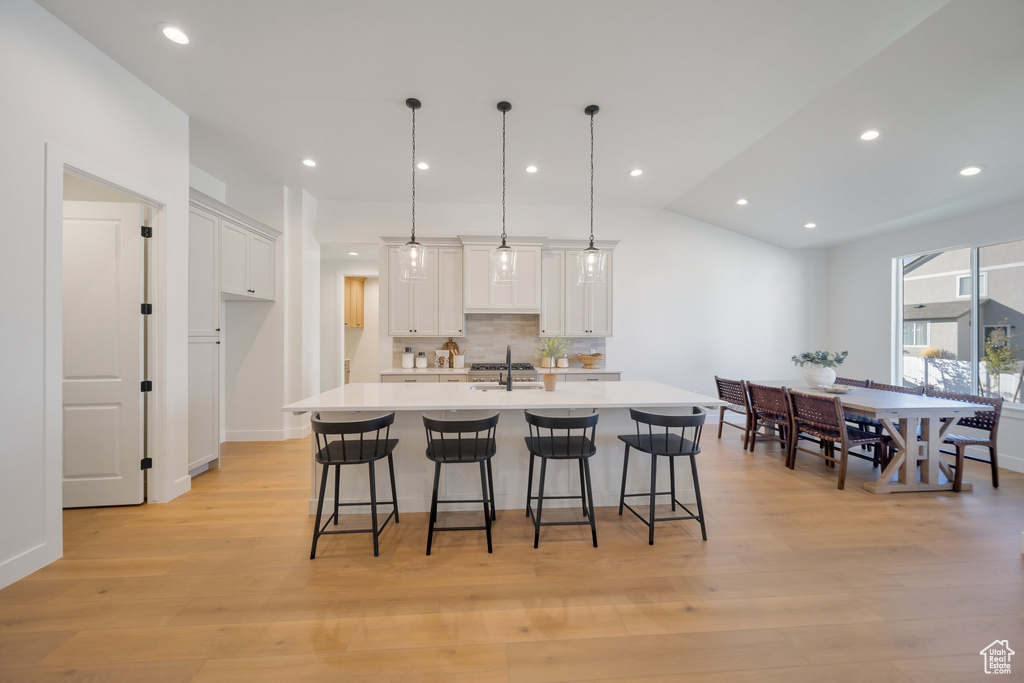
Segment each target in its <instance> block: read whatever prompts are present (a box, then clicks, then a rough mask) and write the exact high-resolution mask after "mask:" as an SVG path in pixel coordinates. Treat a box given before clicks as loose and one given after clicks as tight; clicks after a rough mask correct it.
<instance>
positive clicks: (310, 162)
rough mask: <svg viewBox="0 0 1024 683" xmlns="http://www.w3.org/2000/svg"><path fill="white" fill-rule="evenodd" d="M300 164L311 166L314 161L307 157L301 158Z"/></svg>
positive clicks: (314, 163)
mask: <svg viewBox="0 0 1024 683" xmlns="http://www.w3.org/2000/svg"><path fill="white" fill-rule="evenodd" d="M302 165H303V166H309V167H310V168H313V167H314V166H316V162H315V161H314V160H312V159H310V158H308V157H307V158H305V159H303V160H302Z"/></svg>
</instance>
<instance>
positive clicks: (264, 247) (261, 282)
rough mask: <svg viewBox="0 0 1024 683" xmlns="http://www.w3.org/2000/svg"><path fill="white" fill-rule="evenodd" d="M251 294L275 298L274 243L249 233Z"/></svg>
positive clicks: (269, 299)
mask: <svg viewBox="0 0 1024 683" xmlns="http://www.w3.org/2000/svg"><path fill="white" fill-rule="evenodd" d="M249 290H250V291H249V296H252V297H256V298H257V299H267V300H268V301H273V300H274V243H273V242H272V241H271V240H268V239H267V238H266V237H263V236H262V235H257V234H256V233H249Z"/></svg>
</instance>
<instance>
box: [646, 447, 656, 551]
mask: <svg viewBox="0 0 1024 683" xmlns="http://www.w3.org/2000/svg"><path fill="white" fill-rule="evenodd" d="M657 486H658V456H656V455H653V454H652V455H651V519H650V522H651V528H650V529H649V530H648V531H649V533H648V534H647V543H648V545H654V503H655V498H656V492H657V490H658V488H657Z"/></svg>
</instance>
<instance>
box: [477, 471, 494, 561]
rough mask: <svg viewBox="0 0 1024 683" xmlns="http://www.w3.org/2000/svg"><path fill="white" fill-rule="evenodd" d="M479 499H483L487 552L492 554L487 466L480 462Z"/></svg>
mask: <svg viewBox="0 0 1024 683" xmlns="http://www.w3.org/2000/svg"><path fill="white" fill-rule="evenodd" d="M480 497H481V498H483V499H484V530H485V531H486V532H487V552H488V553H493V552H494V550H493V548H492V547H491V511H490V510H489V509H488V507H487V465H486V464H485V463H484V461H482V460H481V461H480Z"/></svg>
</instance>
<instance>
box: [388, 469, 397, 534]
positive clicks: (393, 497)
mask: <svg viewBox="0 0 1024 683" xmlns="http://www.w3.org/2000/svg"><path fill="white" fill-rule="evenodd" d="M388 472H390V473H391V500H393V501H394V502H395V524H398V487H397V486H396V485H395V461H394V460H393V459H392V458H391V454H390V453H388Z"/></svg>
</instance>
